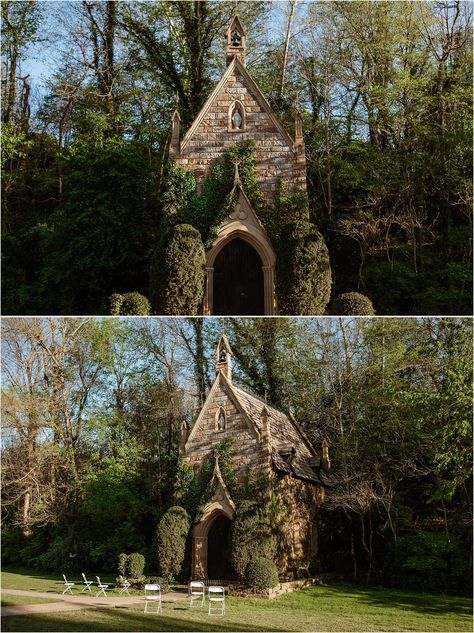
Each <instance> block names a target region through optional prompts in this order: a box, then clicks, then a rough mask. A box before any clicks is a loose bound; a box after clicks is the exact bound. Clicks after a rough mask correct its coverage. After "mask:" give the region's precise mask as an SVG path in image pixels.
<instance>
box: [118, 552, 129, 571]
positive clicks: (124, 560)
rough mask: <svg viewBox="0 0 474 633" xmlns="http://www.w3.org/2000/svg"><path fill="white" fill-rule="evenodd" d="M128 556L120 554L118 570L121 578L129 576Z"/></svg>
mask: <svg viewBox="0 0 474 633" xmlns="http://www.w3.org/2000/svg"><path fill="white" fill-rule="evenodd" d="M127 567H128V554H119V557H118V564H117V569H118V571H119V574H120V575H121V576H126V575H127Z"/></svg>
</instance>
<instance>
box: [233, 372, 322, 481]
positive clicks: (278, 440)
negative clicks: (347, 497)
mask: <svg viewBox="0 0 474 633" xmlns="http://www.w3.org/2000/svg"><path fill="white" fill-rule="evenodd" d="M228 386H229V387H230V388H231V390H232V391H233V392H234V394H235V396H236V397H237V400H238V401H239V403H240V404H241V406H242V408H243V409H244V411H245V414H246V415H247V417H248V418H249V419H250V420H251V421H252V422H253V423H254V424H255V426H256V427H257V429H258V430H259V431H260V432H261V431H262V430H263V426H262V411H263V408H264V407H265V406H266V408H267V411H268V419H269V423H270V435H271V440H272V464H273V468H274V469H275V470H277V471H280V472H284V473H287V474H292V475H293V476H294V477H297V478H298V479H306V480H308V481H314V482H316V483H319V484H324V483H325V482H324V481H323V479H322V478H321V473H320V468H318V467H316V468H315V467H314V464H319V463H320V459H319V458H318V457H317V456H316V453H315V451H314V448H313V447H312V445H311V443H310V441H309V440H308V438H307V437H306V435H305V434H304V432H303V431H302V430H301V429H300V428H299V426H298V424H297V422H296V420H295V419H294V418H293V417H292V416H291V415H287V414H286V413H283V412H282V411H278V409H275V408H274V407H271V406H269V405H268V404H265V402H264V401H263V400H262V399H261V398H259V397H258V396H254V395H251V394H249V393H247V392H246V391H243V389H240V388H239V387H236V386H235V385H234V384H232V383H228ZM288 453H290V454H291V459H288V461H287V460H286V459H285V458H284V457H283V455H286V454H288Z"/></svg>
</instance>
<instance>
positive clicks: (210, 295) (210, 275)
mask: <svg viewBox="0 0 474 633" xmlns="http://www.w3.org/2000/svg"><path fill="white" fill-rule="evenodd" d="M206 273H207V280H206V294H205V297H204V315H205V316H209V315H210V314H212V311H213V308H214V268H206Z"/></svg>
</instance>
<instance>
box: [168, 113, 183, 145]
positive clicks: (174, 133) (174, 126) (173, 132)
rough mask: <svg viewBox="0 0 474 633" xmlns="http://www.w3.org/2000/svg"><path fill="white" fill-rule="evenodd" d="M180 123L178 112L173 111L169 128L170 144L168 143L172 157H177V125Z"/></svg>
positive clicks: (178, 143) (178, 142)
mask: <svg viewBox="0 0 474 633" xmlns="http://www.w3.org/2000/svg"><path fill="white" fill-rule="evenodd" d="M180 123H181V117H180V116H179V112H178V110H175V111H174V114H173V118H172V128H171V143H170V154H173V155H174V156H177V155H179V150H180V141H179V125H180Z"/></svg>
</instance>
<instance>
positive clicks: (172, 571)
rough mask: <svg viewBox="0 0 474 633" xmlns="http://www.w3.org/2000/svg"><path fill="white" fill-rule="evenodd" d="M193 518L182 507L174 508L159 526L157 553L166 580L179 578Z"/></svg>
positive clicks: (168, 511)
mask: <svg viewBox="0 0 474 633" xmlns="http://www.w3.org/2000/svg"><path fill="white" fill-rule="evenodd" d="M190 527H191V518H190V516H189V514H188V513H187V512H186V510H185V509H184V508H181V506H172V507H171V508H169V510H167V511H166V512H165V514H164V515H163V518H162V519H161V521H160V522H159V524H158V528H157V531H156V537H155V551H156V560H157V563H158V569H159V570H160V573H161V575H163V576H165V578H168V579H169V578H179V577H180V576H181V574H182V571H183V565H184V562H185V558H186V544H187V541H188V534H189V529H190Z"/></svg>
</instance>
